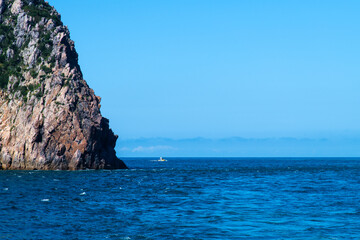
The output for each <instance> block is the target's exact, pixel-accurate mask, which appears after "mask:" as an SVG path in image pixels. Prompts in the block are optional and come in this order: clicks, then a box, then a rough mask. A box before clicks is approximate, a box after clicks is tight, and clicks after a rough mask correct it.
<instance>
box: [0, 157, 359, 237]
mask: <svg viewBox="0 0 360 240" xmlns="http://www.w3.org/2000/svg"><path fill="white" fill-rule="evenodd" d="M125 162H126V163H127V165H128V166H129V167H130V168H132V169H131V170H117V171H79V172H69V171H65V172H62V171H49V172H44V171H2V172H0V224H1V228H0V239H360V159H341V158H338V159H336V158H333V159H329V158H326V159H321V158H315V159H293V158H289V159H285V158H281V159H276V158H267V159H260V158H248V159H245V158H238V159H236V158H224V159H221V158H170V159H168V161H167V162H153V161H151V159H150V158H149V159H125Z"/></svg>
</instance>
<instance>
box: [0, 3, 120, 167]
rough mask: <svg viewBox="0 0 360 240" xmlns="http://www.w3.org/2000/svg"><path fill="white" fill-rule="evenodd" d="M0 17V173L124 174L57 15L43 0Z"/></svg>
mask: <svg viewBox="0 0 360 240" xmlns="http://www.w3.org/2000/svg"><path fill="white" fill-rule="evenodd" d="M0 13H1V14H0V169H45V170H50V169H62V170H65V169H70V170H76V169H85V168H90V169H104V168H105V169H118V168H126V166H125V164H124V163H123V162H122V161H121V160H119V159H118V158H117V157H116V155H115V150H114V147H115V143H116V139H117V136H116V135H114V133H113V132H112V130H111V129H109V121H108V120H107V119H106V118H103V117H102V116H101V113H100V97H97V96H96V95H95V94H94V91H93V90H92V89H90V88H89V86H88V85H87V84H86V82H85V80H84V79H83V76H82V73H81V70H80V67H79V65H78V55H77V53H76V51H75V48H74V42H73V41H72V40H71V39H70V34H69V31H68V29H67V28H66V27H65V26H63V24H62V22H61V19H60V15H59V14H58V13H57V12H56V11H55V9H53V8H52V7H51V6H50V5H49V4H48V3H47V2H44V0H0Z"/></svg>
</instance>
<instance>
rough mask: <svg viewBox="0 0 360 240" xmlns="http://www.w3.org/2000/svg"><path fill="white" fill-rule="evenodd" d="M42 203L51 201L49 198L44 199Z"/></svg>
mask: <svg viewBox="0 0 360 240" xmlns="http://www.w3.org/2000/svg"><path fill="white" fill-rule="evenodd" d="M41 201H42V202H49V201H50V199H48V198H44V199H41Z"/></svg>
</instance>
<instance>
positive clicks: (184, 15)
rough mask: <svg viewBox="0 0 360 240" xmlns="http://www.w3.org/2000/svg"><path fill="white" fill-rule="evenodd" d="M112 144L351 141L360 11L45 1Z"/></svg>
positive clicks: (289, 5) (280, 4)
mask: <svg viewBox="0 0 360 240" xmlns="http://www.w3.org/2000/svg"><path fill="white" fill-rule="evenodd" d="M50 4H51V5H53V6H55V7H56V9H57V10H58V11H59V12H60V13H61V14H62V20H63V22H64V23H65V24H66V25H68V27H69V29H70V31H71V36H72V39H73V40H74V41H75V44H76V49H77V51H78V53H79V55H80V56H79V59H80V65H81V68H82V70H83V73H84V78H85V79H86V80H87V81H88V83H89V85H90V86H91V87H92V88H93V89H94V90H95V93H96V94H97V95H100V96H101V97H102V99H103V100H102V113H103V115H104V116H106V117H107V118H109V119H110V125H111V127H112V128H113V129H114V131H115V132H116V134H118V135H119V136H120V137H121V138H125V139H126V138H140V137H169V138H191V137H205V138H222V137H231V136H239V137H256V138H264V137H304V136H305V137H309V136H310V137H324V136H330V135H334V134H335V135H337V134H340V135H341V134H345V135H346V134H348V135H357V136H360V134H359V133H360V93H359V90H360V16H359V9H360V2H359V1H352V0H348V1H339V0H337V1H332V0H326V1H325V0H317V1H314V0H292V1H289V0H284V1H279V0H273V1H268V0H256V1H254V0H242V1H239V0H217V1H212V0H171V1H169V0H163V1H159V0H152V1H147V0H146V1H145V0H143V1H139V0H104V1H94V0H76V1H74V0H50Z"/></svg>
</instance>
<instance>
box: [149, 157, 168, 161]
mask: <svg viewBox="0 0 360 240" xmlns="http://www.w3.org/2000/svg"><path fill="white" fill-rule="evenodd" d="M151 161H152V162H167V160H166V159H165V158H162V157H160V159H158V160H151Z"/></svg>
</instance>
